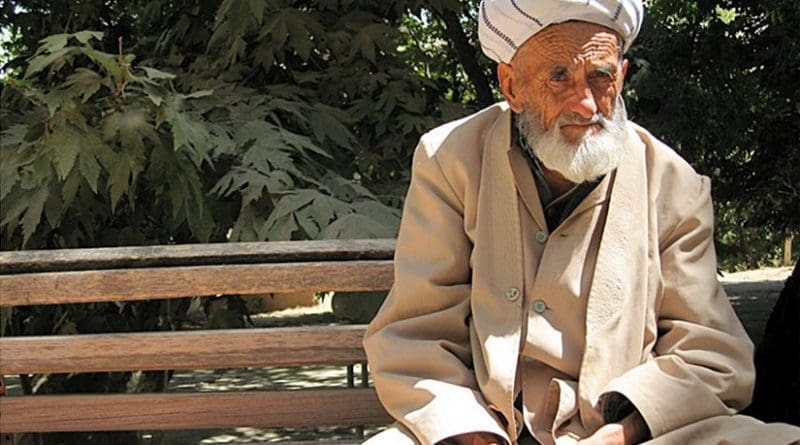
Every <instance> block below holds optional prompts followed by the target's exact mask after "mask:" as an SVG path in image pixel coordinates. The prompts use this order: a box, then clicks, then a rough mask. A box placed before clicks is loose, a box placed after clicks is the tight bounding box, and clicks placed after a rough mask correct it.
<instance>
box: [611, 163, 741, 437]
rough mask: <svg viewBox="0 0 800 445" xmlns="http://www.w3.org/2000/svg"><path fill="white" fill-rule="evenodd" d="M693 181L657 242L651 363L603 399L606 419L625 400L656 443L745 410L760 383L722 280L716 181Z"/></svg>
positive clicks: (626, 376) (625, 377)
mask: <svg viewBox="0 0 800 445" xmlns="http://www.w3.org/2000/svg"><path fill="white" fill-rule="evenodd" d="M692 176H693V177H691V178H684V179H685V180H688V181H690V183H691V184H693V185H695V186H694V187H687V189H690V190H689V192H690V193H689V194H686V195H684V194H683V193H680V195H681V196H680V199H681V200H685V202H683V203H681V204H675V203H673V206H672V207H673V208H677V210H675V211H676V212H677V216H676V217H675V218H674V222H672V223H670V227H669V228H668V229H667V230H665V235H664V237H663V238H662V239H661V240H660V243H659V244H660V262H661V276H662V288H661V293H660V295H659V297H658V298H657V299H656V311H655V316H656V326H657V329H658V332H657V338H656V341H655V345H654V348H653V350H652V352H651V360H648V361H646V362H645V363H643V364H641V365H639V366H637V367H634V368H632V369H630V370H629V371H628V372H627V373H625V374H623V375H621V376H619V377H617V378H615V379H613V380H612V381H611V382H609V384H608V385H607V386H606V388H605V389H604V391H603V394H602V395H601V397H600V410H601V412H602V413H603V416H604V418H605V419H606V421H614V420H617V419H615V417H618V415H617V414H618V413H619V411H620V410H619V408H620V404H622V405H624V404H625V403H627V402H626V399H627V400H629V401H630V402H631V403H632V404H633V406H635V408H636V409H638V410H639V412H640V413H641V414H642V417H643V418H644V419H645V422H646V423H647V425H648V427H649V428H650V432H651V434H652V436H653V437H658V436H659V435H661V434H663V433H666V432H669V431H672V430H674V429H676V428H679V427H681V426H684V425H688V424H690V423H693V422H696V421H698V420H701V419H705V418H709V417H713V416H718V415H724V414H733V413H735V412H737V411H739V410H741V409H743V408H744V407H745V406H747V404H748V403H749V402H750V398H751V396H752V388H753V383H754V380H755V370H754V366H753V345H752V342H751V341H750V339H749V338H748V336H747V334H746V333H745V331H744V329H743V328H742V325H741V323H740V322H739V319H738V318H737V317H736V314H735V313H734V311H733V308H732V307H731V305H730V302H729V301H728V298H727V296H726V295H725V291H724V290H723V288H722V286H721V285H720V284H719V282H718V280H717V274H716V272H717V262H716V253H715V251H714V233H713V206H712V202H711V194H710V182H709V180H708V178H705V177H699V176H697V175H692ZM684 191H686V190H684ZM615 413H617V414H615Z"/></svg>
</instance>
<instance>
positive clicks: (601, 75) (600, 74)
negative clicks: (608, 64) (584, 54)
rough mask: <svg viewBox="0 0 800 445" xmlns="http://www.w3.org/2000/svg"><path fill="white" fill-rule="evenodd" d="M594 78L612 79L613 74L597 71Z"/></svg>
mask: <svg viewBox="0 0 800 445" xmlns="http://www.w3.org/2000/svg"><path fill="white" fill-rule="evenodd" d="M592 77H594V78H596V79H610V78H611V73H610V72H609V71H606V70H597V71H595V72H594V75H593V76H592Z"/></svg>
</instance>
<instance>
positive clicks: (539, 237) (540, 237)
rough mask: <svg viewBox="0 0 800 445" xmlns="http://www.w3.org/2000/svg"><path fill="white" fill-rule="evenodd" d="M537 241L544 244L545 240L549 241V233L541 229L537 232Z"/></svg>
mask: <svg viewBox="0 0 800 445" xmlns="http://www.w3.org/2000/svg"><path fill="white" fill-rule="evenodd" d="M536 241H539V242H540V243H542V244H544V242H545V241H547V233H545V232H543V231H541V230H540V231H538V232H536Z"/></svg>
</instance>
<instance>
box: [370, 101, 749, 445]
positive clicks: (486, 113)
mask: <svg viewBox="0 0 800 445" xmlns="http://www.w3.org/2000/svg"><path fill="white" fill-rule="evenodd" d="M510 115H511V113H510V111H509V110H508V107H507V106H506V105H505V104H497V105H494V106H492V107H489V108H487V109H485V110H483V111H481V112H479V113H477V114H475V115H473V116H469V117H467V118H464V119H462V120H459V121H456V122H452V123H449V124H447V125H444V126H442V127H439V128H437V129H434V130H433V131H431V132H429V133H427V134H425V135H424V136H423V137H422V139H421V141H420V144H419V146H418V148H417V150H416V153H415V156H414V164H413V170H412V180H411V185H410V187H409V191H408V196H407V200H406V207H405V209H404V213H403V219H402V223H401V228H400V234H399V236H398V242H397V251H396V255H395V285H394V287H393V289H392V291H391V293H390V295H389V297H388V299H387V301H386V302H385V303H384V305H383V307H382V309H381V311H380V312H379V314H378V315H377V317H376V318H375V320H374V321H373V323H372V324H371V325H370V327H369V329H368V331H367V334H366V337H365V340H364V346H365V349H366V351H367V355H368V358H369V364H370V368H371V371H372V375H373V378H374V381H375V386H376V388H377V391H378V395H379V397H380V399H381V401H382V403H383V404H384V406H385V407H386V409H387V410H388V411H389V413H390V414H392V416H394V417H395V418H396V419H397V420H398V421H399V424H401V425H402V426H403V427H400V428H399V429H394V430H391V431H389V432H387V433H386V434H384V435H383V440H382V442H381V443H398V444H399V443H404V442H408V443H413V442H415V441H416V442H419V443H422V444H433V443H436V442H438V441H440V440H442V439H444V438H447V437H450V436H453V435H456V434H461V433H465V432H470V431H490V432H494V433H496V434H498V435H500V436H502V437H505V438H506V439H508V440H511V439H516V437H517V434H518V432H519V431H520V429H521V427H522V426H521V425H520V422H519V419H515V416H514V408H513V397H514V387H515V376H516V371H517V364H518V360H519V351H520V341H521V324H522V323H521V322H522V318H523V313H524V312H523V308H522V301H523V300H524V299H523V298H519V295H520V294H521V293H523V292H525V290H526V288H527V287H529V286H530V283H533V282H534V278H535V277H534V276H531V273H532V272H531V271H529V270H525V268H523V267H522V264H523V263H526V262H527V263H530V259H525V258H523V255H524V254H523V246H522V244H521V239H522V237H521V232H520V227H521V218H533V219H534V220H536V222H537V224H538V225H539V227H546V225H544V221H543V217H542V215H541V214H535V213H538V212H534V211H533V210H532V209H533V208H535V207H537V206H535V205H533V201H532V200H538V197H537V196H536V192H535V185H534V181H533V178H532V175H531V172H530V170H529V168H528V166H527V163H526V161H525V159H524V155H523V154H522V153H521V152H520V151H519V149H517V148H515V146H513V145H512V144H511V142H510V128H511V121H510ZM626 144H628V146H629V149H630V150H629V153H630V154H629V155H628V157H627V158H626V160H625V161H624V162H623V164H622V165H621V166H620V167H619V168H618V170H617V172H616V174H615V177H614V178H613V183H612V184H611V187H612V190H611V195H610V196H611V197H610V202H609V210H608V215H607V219H606V226H605V231H604V233H603V236H602V240H601V242H600V247H599V250H598V252H597V268H596V269H595V270H594V271H587V272H588V273H593V274H594V277H593V280H591V288H590V292H589V295H590V296H589V298H588V301H587V309H586V314H585V317H586V337H585V350H584V354H583V361H582V365H581V367H580V373H579V376H578V381H579V388H578V397H579V409H580V416H581V421H582V422H583V424H584V426H585V427H586V429H587V430H588V431H590V432H591V431H594V430H595V429H597V428H598V427H599V426H601V425H602V424H603V423H604V418H603V412H605V410H606V408H609V409H613V408H614V407H613V406H605V405H608V404H607V403H606V402H607V401H611V400H613V399H614V398H613V397H606V396H607V395H609V394H611V393H613V392H618V393H621V394H623V395H625V396H626V397H627V398H628V399H630V400H631V401H632V402H633V404H634V405H635V406H636V407H637V409H638V410H639V411H640V412H641V413H642V416H643V417H644V419H645V421H646V422H647V424H648V426H649V427H650V430H651V432H652V434H653V436H654V437H658V436H661V435H663V434H664V433H666V432H669V431H673V430H676V429H679V428H681V427H683V426H686V425H691V424H694V423H697V422H698V421H700V420H702V419H706V418H712V417H714V416H721V415H729V414H732V413H734V412H736V411H738V410H740V409H741V408H743V407H744V406H746V405H747V404H748V403H749V400H750V397H751V391H752V385H753V380H754V369H753V364H752V352H753V351H752V344H751V342H750V340H749V339H748V338H747V335H746V334H745V332H744V330H743V329H742V326H741V324H740V323H739V321H738V319H737V318H736V315H735V314H734V312H733V310H732V309H731V306H730V304H729V302H728V300H727V298H726V295H725V293H724V291H723V290H722V288H721V286H720V285H719V283H718V281H717V279H716V256H715V252H714V246H713V229H712V226H713V214H712V205H711V199H710V190H709V181H708V179H707V178H705V177H702V176H700V175H698V174H697V173H695V172H694V171H693V170H692V168H691V167H690V166H689V165H688V164H687V163H686V162H685V161H684V160H682V159H681V158H680V157H679V156H678V155H677V154H675V153H674V152H673V151H672V150H671V149H670V148H669V147H667V146H666V145H664V144H663V143H661V142H660V141H658V140H656V139H655V138H654V137H653V136H651V135H650V134H649V133H647V132H646V131H645V130H643V129H641V128H638V127H636V126H634V125H633V124H631V130H630V132H629V137H628V140H627V142H626ZM575 236H581V234H575ZM570 241H571V242H574V240H570ZM562 242H566V241H565V240H561V239H560V238H558V237H554V238H551V239H549V240H548V244H549V245H548V247H547V249H559V246H560V245H559V243H562ZM526 283H528V286H526ZM612 403H613V402H612ZM412 436H413V437H414V438H415V439H416V440H411V437H412Z"/></svg>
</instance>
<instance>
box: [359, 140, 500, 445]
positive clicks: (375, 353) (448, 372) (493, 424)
mask: <svg viewBox="0 0 800 445" xmlns="http://www.w3.org/2000/svg"><path fill="white" fill-rule="evenodd" d="M471 249H472V244H471V242H470V240H469V238H468V237H467V236H466V234H465V230H464V218H463V202H462V200H461V198H460V197H459V196H458V195H457V193H456V192H455V191H454V189H453V187H452V186H451V184H450V183H449V182H448V181H447V179H446V178H445V176H444V174H443V172H442V169H441V167H440V165H439V163H438V161H437V158H436V156H435V154H434V153H433V152H432V151H431V150H430V149H429V148H428V147H427V146H426V144H425V143H424V139H423V142H420V144H419V146H418V147H417V149H416V151H415V154H414V163H413V168H412V177H411V184H410V186H409V190H408V194H407V196H406V201H405V207H404V210H403V218H402V222H401V224H400V233H399V235H398V239H397V248H396V251H395V260H394V273H395V280H394V285H393V287H392V290H391V291H390V293H389V296H388V297H387V299H386V301H385V302H384V304H383V306H382V307H381V309H380V311H379V313H378V314H377V316H376V317H375V319H374V320H373V321H372V323H371V324H370V326H369V327H368V329H367V333H366V335H365V338H364V348H365V350H366V352H367V357H368V361H369V366H370V370H371V373H372V377H373V380H374V382H375V388H376V390H377V392H378V396H379V398H380V400H381V402H382V403H383V405H384V407H385V408H386V409H387V411H388V412H389V414H391V415H392V416H393V417H394V418H395V419H397V420H398V421H399V422H400V423H402V424H403V425H404V426H405V427H407V428H408V429H409V430H410V431H411V432H412V433H413V434H414V436H416V438H417V439H418V440H419V441H420V442H421V443H422V444H434V443H437V442H439V441H441V440H443V439H446V438H448V437H451V436H454V435H457V434H462V433H467V432H472V431H487V432H491V433H494V434H497V435H499V436H500V437H504V438H506V440H508V439H507V435H506V433H505V431H504V429H503V428H502V427H501V426H500V423H499V422H498V419H497V418H496V417H495V416H494V415H493V414H492V413H491V412H490V410H489V409H488V408H487V407H486V402H485V401H484V399H483V396H482V395H481V393H480V391H479V390H478V387H477V383H476V379H475V374H474V372H473V370H472V355H471V352H470V341H469V327H468V323H469V314H470V284H469V282H470V276H471V273H470V264H469V258H470V254H471Z"/></svg>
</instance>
